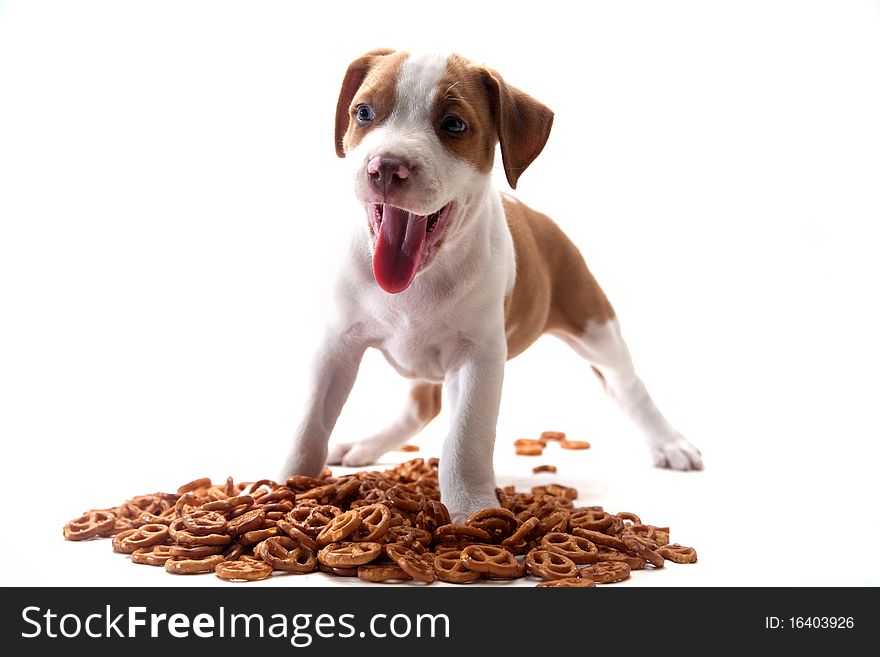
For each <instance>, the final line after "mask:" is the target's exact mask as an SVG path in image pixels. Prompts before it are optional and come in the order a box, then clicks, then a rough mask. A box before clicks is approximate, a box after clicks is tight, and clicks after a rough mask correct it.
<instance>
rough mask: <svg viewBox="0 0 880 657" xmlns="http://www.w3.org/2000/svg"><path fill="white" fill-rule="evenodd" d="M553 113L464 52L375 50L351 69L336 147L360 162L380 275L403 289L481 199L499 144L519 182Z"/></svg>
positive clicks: (392, 288)
mask: <svg viewBox="0 0 880 657" xmlns="http://www.w3.org/2000/svg"><path fill="white" fill-rule="evenodd" d="M552 123H553V113H552V112H551V111H550V110H549V109H548V108H547V107H545V106H544V105H542V104H541V103H539V102H538V101H536V100H535V99H533V98H531V97H530V96H528V95H527V94H525V93H523V92H522V91H519V90H518V89H514V88H513V87H511V86H509V85H507V84H505V83H504V81H503V80H502V79H501V77H500V76H499V75H498V74H497V73H495V72H494V71H492V70H490V69H487V68H485V67H482V66H478V65H476V64H473V63H471V62H469V61H467V60H466V59H464V58H462V57H459V56H457V55H451V56H446V55H442V56H441V55H421V56H413V55H410V54H409V53H406V52H395V51H393V50H374V51H371V52H369V53H367V54H365V55H363V56H362V57H359V58H358V59H356V60H355V61H354V62H352V63H351V65H350V66H349V67H348V70H347V71H346V74H345V78H344V79H343V81H342V88H341V90H340V93H339V100H338V102H337V106H336V153H337V154H338V155H339V157H348V158H349V159H350V160H351V161H352V165H353V167H354V189H355V194H356V195H357V198H358V200H359V201H360V202H361V203H363V204H364V207H365V209H366V215H367V228H368V230H369V234H370V244H371V248H372V251H373V274H374V276H375V278H376V282H377V283H378V284H379V286H380V287H381V288H382V289H383V290H385V291H386V292H389V293H398V292H402V291H404V290H405V289H406V288H407V287H409V285H410V284H411V283H412V281H413V279H414V278H415V276H416V274H418V273H419V272H420V271H423V270H424V269H425V268H427V267H428V266H429V265H430V263H431V261H432V259H433V258H435V257H436V256H437V253H438V252H439V251H440V249H441V247H444V248H452V247H451V246H450V242H452V241H454V234H455V233H456V227H457V225H458V224H461V223H462V222H464V221H465V220H466V219H467V218H468V217H469V215H470V213H469V210H470V209H471V208H472V207H473V205H474V204H475V203H476V202H478V201H479V199H481V198H482V197H483V195H484V193H485V190H486V186H487V184H488V182H489V177H490V174H491V171H492V165H493V162H494V159H495V145H496V144H497V143H499V142H500V144H501V156H502V160H503V164H504V171H505V174H506V176H507V180H508V182H509V184H510V186H511V187H513V188H516V183H517V180H518V179H519V176H520V175H521V174H522V172H523V171H525V169H526V168H527V167H528V166H529V164H531V163H532V161H533V160H534V159H535V158H536V157H537V156H538V155H539V154H540V152H541V150H542V149H543V148H544V144H545V143H546V142H547V137H548V136H549V134H550V127H551V125H552Z"/></svg>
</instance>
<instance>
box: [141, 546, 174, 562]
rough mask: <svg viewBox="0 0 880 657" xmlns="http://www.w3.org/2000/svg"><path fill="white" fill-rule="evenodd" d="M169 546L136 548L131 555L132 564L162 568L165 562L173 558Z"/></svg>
mask: <svg viewBox="0 0 880 657" xmlns="http://www.w3.org/2000/svg"><path fill="white" fill-rule="evenodd" d="M171 547H172V546H170V545H152V546H150V547H142V548H138V549H137V550H135V551H134V552H132V553H131V561H132V563H139V564H145V565H147V566H164V565H165V562H166V561H167V560H168V559H170V558H171V557H173V556H174V555H173V554H171Z"/></svg>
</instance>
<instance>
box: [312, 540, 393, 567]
mask: <svg viewBox="0 0 880 657" xmlns="http://www.w3.org/2000/svg"><path fill="white" fill-rule="evenodd" d="M380 554H382V545H381V544H379V543H332V544H330V545H328V546H326V547H324V548H321V551H320V552H318V562H319V563H322V564H324V565H325V566H333V567H334V568H352V567H354V566H363V565H364V564H367V563H370V562H371V561H372V560H373V559H375V558H376V557H378V556H379V555H380Z"/></svg>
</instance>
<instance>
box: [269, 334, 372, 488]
mask: <svg viewBox="0 0 880 657" xmlns="http://www.w3.org/2000/svg"><path fill="white" fill-rule="evenodd" d="M364 351H366V346H365V345H363V344H361V343H358V342H356V341H352V340H351V339H348V338H347V337H346V336H345V335H338V334H334V333H331V334H330V335H329V336H328V337H327V338H326V339H325V340H324V343H323V345H322V347H321V348H320V349H319V351H318V354H317V357H316V359H315V363H314V366H313V368H312V383H311V392H310V394H309V397H308V401H307V402H306V410H305V414H304V417H303V419H302V422H301V423H300V425H299V428H298V429H297V430H296V434H295V436H294V440H293V447H292V448H291V450H290V454H289V455H288V457H287V460H286V461H285V464H284V470H283V472H282V478H283V477H286V476H288V475H292V474H302V475H309V476H311V477H317V476H318V475H319V474H320V473H321V471H322V470H323V469H324V464H325V463H326V461H327V441H328V440H329V439H330V433H331V432H332V431H333V427H334V426H335V424H336V420H337V419H338V418H339V414H340V413H341V412H342V407H343V406H344V405H345V402H346V400H347V399H348V394H349V393H350V392H351V389H352V386H354V382H355V379H356V378H357V373H358V368H359V367H360V364H361V360H362V358H363V355H364Z"/></svg>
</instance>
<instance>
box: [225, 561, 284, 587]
mask: <svg viewBox="0 0 880 657" xmlns="http://www.w3.org/2000/svg"><path fill="white" fill-rule="evenodd" d="M214 574H216V575H217V577H219V578H220V579H225V580H227V581H230V582H243V581H247V582H253V581H256V580H259V579H266V578H267V577H269V576H270V575H271V574H272V566H270V565H269V564H267V563H263V562H262V561H221V562H220V563H218V564H217V565H216V566H214Z"/></svg>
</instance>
